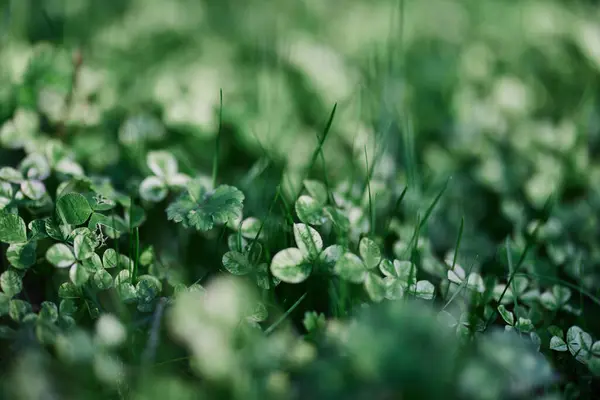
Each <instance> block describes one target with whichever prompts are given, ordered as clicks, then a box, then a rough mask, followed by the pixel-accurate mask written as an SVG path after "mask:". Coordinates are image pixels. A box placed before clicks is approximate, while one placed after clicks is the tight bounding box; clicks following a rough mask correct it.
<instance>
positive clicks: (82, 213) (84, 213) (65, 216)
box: [56, 192, 92, 225]
mask: <svg viewBox="0 0 600 400" xmlns="http://www.w3.org/2000/svg"><path fill="white" fill-rule="evenodd" d="M56 212H57V214H58V216H59V218H60V219H61V220H62V221H63V223H65V224H69V225H81V224H83V223H84V222H85V221H87V220H88V218H89V217H90V215H92V207H90V204H89V203H88V201H87V199H86V198H85V196H83V195H82V194H79V193H74V192H73V193H67V194H65V195H63V196H61V197H59V198H58V200H57V201H56Z"/></svg>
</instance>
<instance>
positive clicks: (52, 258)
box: [46, 243, 77, 268]
mask: <svg viewBox="0 0 600 400" xmlns="http://www.w3.org/2000/svg"><path fill="white" fill-rule="evenodd" d="M46 259H47V260H48V262H49V263H50V264H52V265H54V266H55V267H57V268H69V267H70V266H71V265H73V264H74V263H75V262H76V261H77V260H76V259H75V255H73V252H72V251H71V248H70V247H69V246H67V245H66V244H62V243H56V244H54V245H52V247H50V248H49V249H48V251H47V252H46Z"/></svg>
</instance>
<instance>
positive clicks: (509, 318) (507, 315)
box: [498, 304, 515, 326]
mask: <svg viewBox="0 0 600 400" xmlns="http://www.w3.org/2000/svg"><path fill="white" fill-rule="evenodd" d="M498 312H499V313H500V316H502V319H503V320H504V321H505V322H506V323H507V324H509V325H510V326H513V325H514V324H515V316H514V315H513V313H511V312H510V311H508V310H507V309H506V307H504V305H502V304H501V305H499V306H498Z"/></svg>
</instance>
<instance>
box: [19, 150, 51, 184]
mask: <svg viewBox="0 0 600 400" xmlns="http://www.w3.org/2000/svg"><path fill="white" fill-rule="evenodd" d="M19 170H20V171H21V172H22V173H23V176H25V177H27V179H33V180H37V181H43V180H44V179H46V178H48V177H49V176H50V173H51V170H50V164H48V161H47V160H46V157H44V156H43V155H42V154H40V153H31V154H29V155H28V156H27V157H25V158H24V159H23V160H22V161H21V163H20V164H19Z"/></svg>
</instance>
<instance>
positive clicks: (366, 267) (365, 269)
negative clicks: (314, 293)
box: [334, 237, 387, 301]
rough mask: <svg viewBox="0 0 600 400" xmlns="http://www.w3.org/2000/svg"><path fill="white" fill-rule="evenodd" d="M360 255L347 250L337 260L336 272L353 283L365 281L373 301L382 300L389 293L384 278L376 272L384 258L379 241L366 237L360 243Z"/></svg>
mask: <svg viewBox="0 0 600 400" xmlns="http://www.w3.org/2000/svg"><path fill="white" fill-rule="evenodd" d="M358 250H359V253H360V257H358V256H357V255H356V254H354V253H350V252H346V253H345V254H344V255H343V256H342V257H340V259H339V260H338V261H337V262H336V264H335V267H334V272H335V273H336V274H337V275H339V276H340V277H342V278H343V279H345V280H347V281H350V282H353V283H363V284H364V287H365V290H366V291H367V293H368V294H369V296H370V297H371V299H372V300H373V301H381V300H383V298H384V297H385V296H386V295H387V287H386V284H385V282H384V280H383V279H382V278H381V277H380V276H379V275H378V274H377V273H375V272H374V270H375V269H376V268H377V266H378V265H379V263H380V262H381V260H382V257H381V250H380V249H379V246H378V245H377V243H375V242H374V241H373V240H371V239H369V238H367V237H364V238H363V239H362V240H361V241H360V243H359V244H358Z"/></svg>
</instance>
